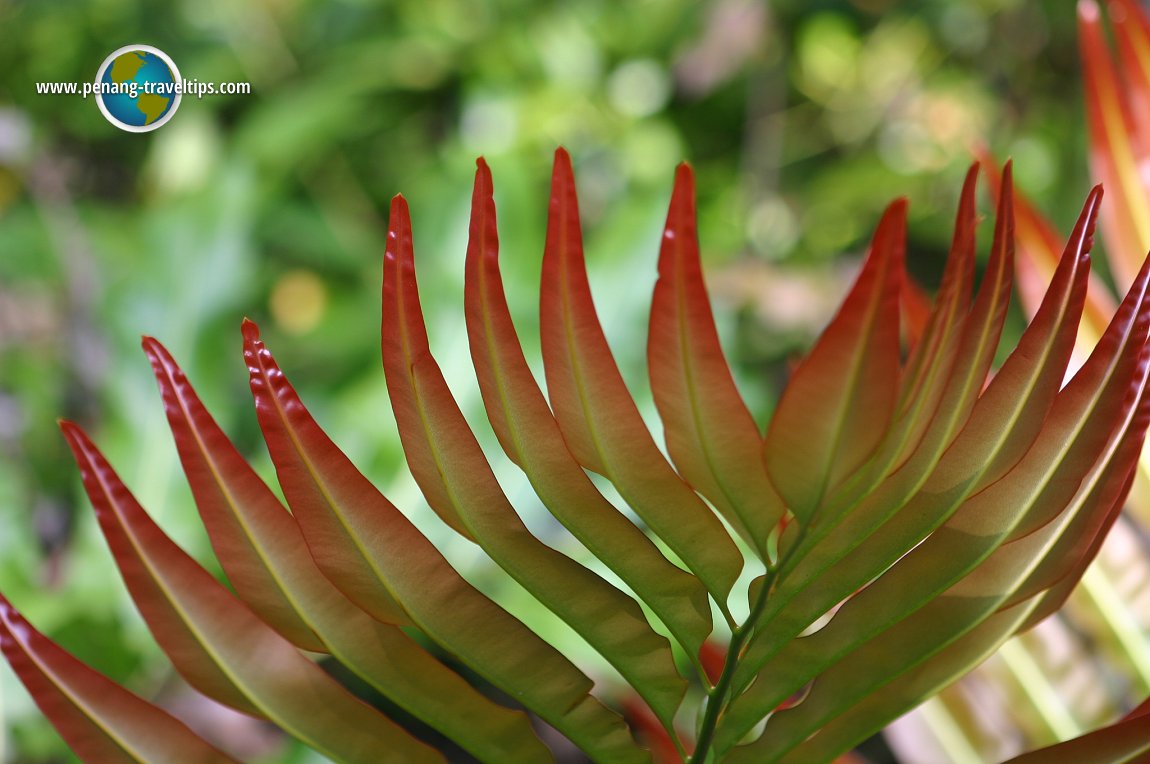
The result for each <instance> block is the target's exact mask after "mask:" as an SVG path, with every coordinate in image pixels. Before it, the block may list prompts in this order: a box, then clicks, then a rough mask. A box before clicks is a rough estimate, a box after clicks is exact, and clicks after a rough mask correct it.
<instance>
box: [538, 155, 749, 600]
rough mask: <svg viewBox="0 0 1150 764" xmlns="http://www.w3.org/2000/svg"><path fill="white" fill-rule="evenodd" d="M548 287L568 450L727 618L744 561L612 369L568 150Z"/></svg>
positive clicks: (556, 188)
mask: <svg viewBox="0 0 1150 764" xmlns="http://www.w3.org/2000/svg"><path fill="white" fill-rule="evenodd" d="M541 290H542V293H541V297H540V306H539V307H540V332H541V334H542V337H541V339H542V352H543V367H544V372H545V375H546V377H547V392H548V395H549V396H550V399H551V406H552V408H553V409H554V410H555V418H556V419H557V420H558V422H559V427H560V429H561V430H562V431H563V437H564V438H565V439H566V441H567V445H568V447H569V448H570V449H571V453H573V454H574V455H575V457H576V458H577V459H578V460H579V462H580V463H581V464H582V465H583V466H584V467H586V468H587V469H590V470H593V471H595V472H598V473H599V474H601V475H605V476H606V477H607V478H609V479H610V480H611V482H612V483H614V484H615V487H616V488H618V490H619V493H620V494H621V495H622V496H623V498H624V500H626V502H627V503H628V504H629V505H630V506H631V507H632V508H633V509H634V510H635V512H636V514H638V515H639V517H640V518H642V519H643V521H644V522H645V523H647V524H648V525H649V526H650V527H651V530H653V531H654V532H655V534H656V535H658V536H659V538H661V539H662V540H663V541H665V542H666V544H667V546H668V547H670V548H671V551H673V552H674V553H675V554H676V555H677V556H678V557H679V559H681V560H682V561H683V562H684V563H685V564H686V566H687V568H688V569H690V570H691V571H692V572H694V573H695V575H697V576H698V577H699V578H700V579H701V580H702V581H703V583H704V584H705V585H706V587H707V590H708V591H709V592H710V593H711V594H712V595H713V596H714V597H715V599H716V601H717V602H718V604H719V607H720V609H722V610H723V611H724V612H726V598H727V595H728V593H729V592H730V591H731V587H732V586H733V585H734V582H735V579H736V578H738V576H739V572H740V570H741V568H742V564H743V560H742V555H741V554H740V553H739V549H738V547H737V546H736V545H735V543H734V541H733V540H732V539H731V537H730V536H729V535H728V534H727V531H726V529H725V528H724V527H723V524H722V522H721V521H720V520H719V518H718V517H716V516H715V514H714V513H713V512H712V511H711V510H710V508H709V507H707V506H706V505H705V504H704V503H703V501H702V500H701V499H700V498H699V497H698V495H696V494H695V492H694V491H692V490H691V489H690V488H689V487H688V486H687V485H686V484H685V483H683V481H682V480H681V479H680V478H679V476H678V475H677V474H676V473H675V471H674V470H673V469H672V468H671V466H670V465H669V464H667V460H666V459H664V458H663V455H662V454H661V453H660V452H659V449H658V447H657V446H656V445H655V441H654V440H653V439H652V438H651V433H650V431H648V430H647V427H646V425H645V424H644V423H643V420H642V417H640V415H639V411H638V409H637V408H636V407H635V402H634V400H633V399H632V398H631V395H630V393H628V392H627V388H626V385H625V384H624V383H623V377H622V376H621V375H620V374H619V368H618V366H616V365H615V359H614V357H613V356H612V355H611V349H610V348H609V347H608V346H607V339H606V337H605V336H604V335H603V328H602V327H601V326H600V325H599V319H598V317H597V316H596V314H595V305H594V303H593V302H592V300H591V289H590V286H589V284H588V282H587V271H586V268H585V266H584V261H583V237H582V232H581V231H580V228H579V208H578V202H577V200H576V198H575V179H574V176H573V174H572V171H571V159H570V157H569V156H568V155H567V152H566V151H564V150H563V149H559V150H558V151H556V152H555V170H554V174H553V176H552V180H551V207H550V214H549V216H548V220H547V247H546V249H545V252H544V255H543V283H542V287H541Z"/></svg>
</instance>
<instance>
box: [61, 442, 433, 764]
mask: <svg viewBox="0 0 1150 764" xmlns="http://www.w3.org/2000/svg"><path fill="white" fill-rule="evenodd" d="M61 427H62V429H63V431H64V435H65V436H66V437H67V439H68V445H69V446H70V447H71V449H72V452H73V454H74V455H75V457H76V463H77V464H78V465H79V467H80V472H81V475H82V477H83V480H84V488H85V489H86V490H87V492H88V496H89V498H90V499H91V501H92V504H93V506H94V507H95V508H96V517H97V519H98V520H99V521H100V529H101V530H102V531H103V532H104V537H105V538H106V539H107V541H108V546H109V547H110V548H111V550H112V554H113V556H115V558H116V564H117V565H118V566H119V568H120V571H121V573H122V574H123V576H124V582H125V583H126V584H127V586H128V589H129V591H130V592H131V594H132V599H133V600H135V602H136V605H137V607H139V609H140V612H141V614H142V615H143V616H144V619H145V620H146V621H147V622H148V627H149V628H150V629H151V631H152V634H153V635H154V636H155V638H156V641H157V642H159V644H160V646H161V647H162V648H163V649H164V652H165V653H167V655H168V657H169V658H170V659H171V660H172V663H173V665H175V667H176V670H178V671H179V672H180V674H181V675H182V676H183V677H184V678H185V679H187V680H188V683H189V684H191V685H192V686H193V687H195V688H196V689H197V690H200V691H201V692H203V693H204V694H205V695H208V696H209V697H211V698H214V699H216V700H218V701H220V702H221V703H225V704H226V705H229V706H232V707H233V708H236V709H238V710H240V711H244V712H246V713H250V714H254V715H256V716H259V717H262V718H266V719H269V720H271V721H273V722H275V723H276V724H278V725H279V726H281V727H283V728H284V729H285V730H287V731H288V732H290V733H291V734H292V735H294V736H295V737H297V738H299V739H300V740H303V741H304V742H306V743H307V744H308V745H310V746H312V747H313V748H315V749H316V750H318V751H321V752H323V753H325V754H327V755H328V756H330V757H332V758H334V759H335V760H336V761H340V762H356V763H359V762H362V764H369V762H381V761H395V762H434V761H442V760H443V759H442V757H441V756H440V755H439V754H438V753H436V752H435V751H434V750H433V749H431V748H428V747H427V746H426V745H424V744H423V743H420V742H419V741H417V740H415V739H414V738H412V737H411V736H410V735H408V734H407V733H406V732H405V731H404V730H403V729H402V728H400V727H398V726H397V725H396V724H395V723H394V722H392V721H391V720H390V719H388V718H387V717H386V716H383V715H382V714H380V713H379V712H377V711H375V710H374V709H372V708H371V707H369V706H368V705H366V704H365V703H363V702H362V701H360V700H358V699H357V698H355V697H354V696H352V695H351V694H350V693H349V692H348V691H347V690H346V689H344V688H343V687H342V686H341V685H340V684H338V683H337V682H336V681H335V680H334V679H332V678H331V677H330V676H328V675H327V674H326V673H324V671H323V669H321V668H320V667H319V666H317V665H316V664H314V663H312V662H311V661H310V660H308V659H307V658H305V657H304V656H303V655H301V654H300V653H299V651H298V650H296V648H295V647H293V646H292V645H291V644H290V643H289V642H288V641H287V640H285V639H284V638H283V637H281V636H280V635H279V634H277V633H276V632H275V631H273V630H272V629H271V627H269V626H267V625H266V624H264V623H263V622H262V621H260V620H259V619H258V618H256V616H255V615H253V614H252V612H251V611H250V610H248V609H247V607H245V606H244V605H243V604H241V603H240V602H239V601H238V600H236V599H235V597H234V596H233V595H232V594H231V593H230V592H228V591H227V590H226V589H224V587H223V586H221V585H220V584H219V583H218V582H217V581H216V580H215V579H214V578H212V576H211V575H210V574H209V573H208V572H207V571H205V570H204V569H203V568H201V567H200V566H199V565H198V564H197V563H196V562H195V560H193V559H192V558H191V557H189V556H188V555H187V554H186V553H185V552H184V551H183V550H181V549H180V548H179V547H178V546H176V545H175V544H174V543H173V542H172V540H171V539H169V538H168V537H167V536H166V535H165V534H164V532H163V531H161V530H160V529H159V527H158V526H157V525H156V524H155V523H154V522H153V521H152V520H151V518H149V517H148V516H147V514H146V513H145V512H144V510H143V508H142V507H140V505H139V504H137V503H136V500H135V498H134V497H133V496H132V494H131V493H129V491H128V489H127V488H126V487H125V486H124V484H123V483H122V482H120V479H119V477H118V476H117V475H116V473H115V471H113V470H112V467H111V466H110V465H109V464H108V463H107V461H105V460H104V457H103V455H102V454H100V452H99V450H97V449H96V447H95V446H94V445H93V444H92V442H91V441H90V440H89V439H88V437H87V436H86V435H84V433H83V432H82V431H81V430H80V428H78V427H77V426H76V425H74V424H72V423H70V422H63V423H62V424H61Z"/></svg>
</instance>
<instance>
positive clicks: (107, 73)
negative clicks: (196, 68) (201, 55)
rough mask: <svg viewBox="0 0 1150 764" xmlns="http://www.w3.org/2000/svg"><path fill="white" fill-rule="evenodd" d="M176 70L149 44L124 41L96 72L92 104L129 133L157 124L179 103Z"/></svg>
mask: <svg viewBox="0 0 1150 764" xmlns="http://www.w3.org/2000/svg"><path fill="white" fill-rule="evenodd" d="M182 82H183V80H182V79H181V78H180V71H179V70H178V69H177V68H176V65H175V64H174V63H172V59H170V58H168V55H167V54H166V53H164V52H163V51H161V50H159V49H158V48H153V47H152V46H151V45H125V46H124V47H122V48H119V49H118V50H115V51H113V52H112V54H111V55H110V56H108V57H107V58H106V59H104V63H103V64H101V65H100V71H99V72H98V73H97V74H96V87H95V90H96V104H97V105H98V106H99V107H100V111H101V112H102V113H103V114H104V116H105V117H106V118H107V120H108V121H109V122H111V123H112V124H113V125H115V126H116V127H118V128H120V129H121V130H127V131H128V132H131V133H146V132H148V131H149V130H155V129H156V128H157V127H161V126H162V125H164V124H165V123H167V121H168V120H169V119H171V118H172V115H174V114H175V113H176V109H177V108H179V106H180V97H181V95H182V92H181V87H180V86H181V83H182Z"/></svg>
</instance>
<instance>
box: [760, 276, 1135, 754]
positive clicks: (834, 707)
mask: <svg viewBox="0 0 1150 764" xmlns="http://www.w3.org/2000/svg"><path fill="white" fill-rule="evenodd" d="M1147 275H1148V274H1147V272H1146V270H1144V271H1143V273H1142V274H1140V276H1139V279H1138V280H1137V281H1136V282H1135V284H1134V286H1133V287H1132V290H1131V292H1130V294H1128V295H1127V298H1126V300H1125V301H1124V302H1123V305H1122V306H1121V308H1120V310H1119V312H1118V313H1117V314H1116V315H1115V317H1114V321H1113V322H1112V323H1111V326H1110V327H1109V328H1108V330H1107V333H1106V335H1104V338H1103V341H1102V342H1101V343H1100V344H1099V346H1098V347H1097V348H1096V350H1095V352H1094V353H1093V354H1092V355H1091V357H1090V359H1089V360H1088V361H1087V363H1086V364H1085V365H1084V366H1083V367H1082V369H1081V370H1080V371H1079V373H1078V374H1077V375H1076V376H1075V377H1074V379H1073V380H1072V382H1071V383H1070V384H1069V385H1068V386H1067V387H1066V388H1065V389H1064V390H1063V391H1062V392H1061V393H1060V394H1059V396H1058V399H1057V401H1056V402H1055V405H1054V407H1053V409H1052V410H1051V413H1050V415H1049V417H1048V418H1047V419H1046V422H1045V423H1044V426H1043V430H1042V433H1041V435H1040V437H1039V438H1038V439H1037V440H1036V441H1035V444H1034V446H1033V447H1032V448H1031V449H1030V450H1029V451H1028V453H1027V454H1026V456H1025V457H1024V458H1023V459H1022V461H1020V462H1019V464H1018V466H1017V467H1016V468H1015V469H1013V470H1012V471H1011V472H1010V473H1008V474H1007V476H1006V477H1004V478H1003V479H1002V480H999V481H998V482H996V483H994V484H993V485H992V486H990V487H989V488H987V489H986V490H984V491H982V492H981V493H979V494H977V495H976V496H974V497H973V498H971V499H970V500H969V501H967V502H965V503H964V504H963V506H962V507H961V508H959V509H958V511H957V512H955V513H954V514H953V515H952V516H951V517H950V518H949V519H948V520H947V522H946V523H945V524H944V525H943V526H942V527H941V528H940V529H939V530H937V531H935V532H934V533H933V534H932V535H931V536H929V537H928V538H927V539H926V540H924V541H923V542H922V543H921V544H920V545H918V546H917V547H916V548H914V549H913V550H911V551H910V552H908V553H907V554H906V556H905V557H903V558H902V559H901V560H899V561H898V563H897V564H896V565H894V566H893V567H892V568H891V569H890V570H889V571H887V572H886V573H885V574H883V575H882V576H881V577H880V578H879V579H878V580H877V581H875V582H874V583H872V584H871V585H869V586H868V587H866V588H865V589H864V590H863V591H862V592H861V593H859V594H858V595H856V596H855V597H853V598H852V599H851V600H849V601H848V602H847V603H846V604H845V605H844V606H843V607H842V609H841V610H840V611H839V613H838V614H837V615H836V616H835V617H834V619H833V620H832V621H831V623H830V624H829V625H827V626H826V627H825V628H824V629H822V630H821V631H819V632H818V633H816V634H814V635H812V636H810V637H807V638H805V639H801V640H798V641H795V642H792V643H791V644H790V645H788V647H787V649H784V650H783V651H781V652H780V653H779V654H778V655H777V656H776V658H775V659H774V661H773V663H772V665H771V667H770V668H768V669H767V670H765V671H764V673H763V674H762V675H760V677H759V680H760V686H762V687H764V688H777V690H776V691H775V692H773V693H769V694H767V696H766V697H764V698H762V699H760V700H759V701H758V702H759V703H760V705H761V706H762V707H765V706H766V705H768V704H769V703H770V698H772V697H777V696H783V697H785V691H786V690H787V689H788V688H795V687H801V686H802V685H803V684H804V683H805V682H806V681H808V680H809V679H810V678H813V677H814V675H815V674H816V673H817V672H819V671H820V670H821V668H820V667H822V666H826V665H828V661H829V662H833V661H835V660H836V658H834V657H832V656H849V657H845V658H843V659H842V662H841V663H838V664H837V665H835V666H834V667H833V668H830V669H829V670H827V671H825V672H824V673H822V674H821V675H820V676H819V677H818V679H817V680H816V681H815V684H814V690H813V691H812V693H811V697H810V698H809V699H808V700H807V701H805V702H804V703H803V704H802V706H801V707H800V708H798V709H795V710H794V711H788V712H786V713H784V714H779V715H778V718H777V720H775V721H774V722H773V724H772V725H771V726H770V727H769V729H771V731H772V732H773V733H774V734H773V735H770V741H769V742H764V744H763V746H762V747H763V748H764V749H773V750H775V751H780V750H786V747H785V746H786V744H787V742H788V741H789V743H790V745H795V744H797V743H798V742H801V741H802V740H803V739H804V738H805V737H807V736H808V735H810V734H811V733H813V732H814V731H815V730H816V729H818V728H819V727H820V726H821V725H823V724H825V723H827V722H829V721H830V720H831V719H833V718H834V716H835V715H837V714H838V713H843V712H845V711H846V710H847V709H848V708H850V707H851V706H852V705H853V704H857V703H858V702H861V701H862V699H863V698H864V697H865V696H866V694H867V693H868V692H872V691H874V690H875V689H877V688H878V687H881V686H882V685H883V684H885V683H887V682H889V681H891V680H892V679H894V678H895V677H897V676H899V675H900V674H901V673H903V672H905V671H907V670H909V669H911V668H912V667H913V666H914V665H915V664H916V663H917V662H919V661H922V660H925V659H926V658H927V657H929V656H930V655H932V654H933V653H934V652H936V651H938V650H939V649H941V648H942V647H944V646H945V645H946V644H948V643H949V642H950V641H953V640H954V639H956V638H957V637H958V636H960V635H961V634H963V633H964V632H966V631H969V630H970V629H971V628H974V627H975V626H976V625H977V624H978V623H979V622H981V620H983V619H985V618H986V617H988V616H989V615H990V614H991V613H992V612H994V611H995V610H996V609H998V608H1000V607H1002V606H1003V604H1004V603H1008V602H1009V601H1010V599H1011V595H1012V593H1018V592H1019V591H1020V590H1022V591H1023V593H1024V594H1025V589H1026V587H1027V580H1028V579H1029V576H1030V575H1031V574H1032V573H1033V572H1034V571H1035V569H1036V567H1038V566H1039V565H1040V563H1041V560H1042V559H1043V558H1044V557H1046V556H1048V555H1050V554H1051V553H1053V552H1054V551H1055V549H1056V547H1057V546H1058V542H1059V539H1060V538H1063V537H1066V536H1067V535H1068V529H1072V528H1073V527H1074V526H1075V523H1076V520H1078V519H1079V517H1080V515H1081V512H1082V509H1083V507H1084V506H1086V505H1088V504H1089V505H1091V506H1092V507H1093V508H1095V509H1097V508H1098V507H1101V508H1102V509H1108V507H1109V506H1110V505H1111V504H1112V503H1113V495H1112V494H1111V495H1109V496H1107V495H1106V492H1107V491H1113V490H1114V489H1115V488H1117V487H1121V486H1123V485H1125V484H1126V478H1127V475H1128V473H1129V454H1130V453H1134V454H1136V453H1137V451H1138V449H1139V447H1140V444H1141V442H1142V439H1143V435H1144V427H1145V422H1144V421H1142V420H1141V419H1140V417H1139V416H1137V412H1138V408H1139V407H1138V401H1139V399H1140V397H1141V395H1142V390H1143V388H1144V385H1145V373H1146V367H1145V363H1146V361H1147V357H1146V350H1145V342H1146V331H1147V327H1148V325H1150V313H1148V311H1147V309H1146V308H1145V298H1146V282H1147ZM1096 455H1098V456H1097V460H1095V456H1096ZM1096 487H1097V489H1098V490H1099V491H1100V492H1101V493H1102V495H1103V498H1102V499H1100V500H1098V501H1095V502H1091V501H1090V494H1091V492H1092V491H1094V490H1095V488H1096ZM1076 497H1077V498H1076ZM1086 524H1089V521H1088V520H1087V521H1086ZM944 592H945V593H944ZM1027 596H1029V595H1027ZM919 608H921V609H919ZM904 619H905V620H904ZM894 623H897V624H898V625H897V626H894V627H892V628H887V627H888V625H890V624H894ZM1008 636H1010V634H1009V633H1005V634H1004V635H1003V637H1002V638H1003V639H1005V638H1006V637H1008ZM871 637H874V638H873V639H871ZM868 639H870V641H869V642H868V641H867V640H868ZM895 663H897V665H895ZM796 668H798V669H799V670H797V671H796V670H795V669H796ZM751 692H752V693H755V694H760V693H758V692H756V691H755V690H754V689H752V691H751ZM748 694H750V693H748Z"/></svg>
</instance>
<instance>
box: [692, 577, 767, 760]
mask: <svg viewBox="0 0 1150 764" xmlns="http://www.w3.org/2000/svg"><path fill="white" fill-rule="evenodd" d="M780 567H781V565H779V566H776V567H774V568H772V569H770V570H768V571H767V574H766V576H765V578H764V579H763V586H762V589H760V591H759V596H758V597H757V598H756V599H755V605H754V607H753V608H751V612H750V615H748V616H747V620H746V621H744V622H743V625H742V626H738V627H736V628H735V629H733V630H732V631H731V644H730V645H729V646H728V648H727V657H726V659H725V660H724V661H723V673H722V674H720V675H719V681H718V682H716V683H715V686H714V687H712V688H711V691H710V692H708V693H707V710H706V711H705V712H703V722H702V724H701V725H700V726H699V739H698V742H696V744H695V752H694V753H693V754H691V756H690V757H689V758H688V759H687V761H688V762H689V764H704V762H706V760H707V754H708V753H709V752H710V748H711V743H712V742H713V741H714V738H715V728H716V726H717V724H718V722H719V715H720V714H721V713H722V711H723V709H724V708H726V705H727V694H728V693H729V692H730V691H731V682H732V681H734V678H735V670H736V669H737V668H738V666H739V653H740V652H741V651H742V649H743V643H744V642H746V640H747V637H749V636H750V635H751V633H752V632H754V629H755V623H756V622H757V621H758V620H759V615H760V614H762V612H763V608H764V607H765V606H766V604H767V598H768V597H769V596H770V591H771V587H772V586H774V583H775V578H776V576H777V575H778V572H779V568H780Z"/></svg>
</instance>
